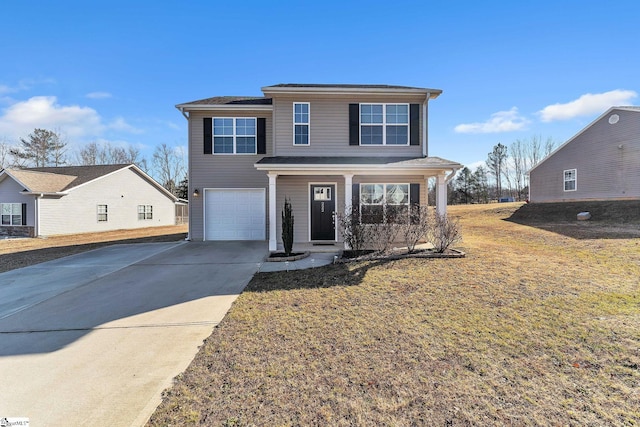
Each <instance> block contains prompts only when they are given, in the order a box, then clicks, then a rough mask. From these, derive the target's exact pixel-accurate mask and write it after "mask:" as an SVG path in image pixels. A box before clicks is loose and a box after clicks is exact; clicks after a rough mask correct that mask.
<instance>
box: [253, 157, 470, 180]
mask: <svg viewBox="0 0 640 427" xmlns="http://www.w3.org/2000/svg"><path fill="white" fill-rule="evenodd" d="M254 166H255V168H256V169H258V170H261V171H266V172H270V173H276V174H278V175H317V174H323V175H344V174H354V175H362V174H377V175H415V174H423V175H426V176H435V175H438V174H446V173H448V172H452V173H453V172H455V171H456V170H458V169H460V168H462V167H463V166H462V165H461V164H460V163H457V162H452V161H450V160H446V159H442V158H440V157H364V156H340V157H338V156H334V157H331V156H327V157H324V156H323V157H320V156H318V157H295V156H277V157H264V158H262V159H261V160H259V161H258V162H257V163H256V164H255V165H254Z"/></svg>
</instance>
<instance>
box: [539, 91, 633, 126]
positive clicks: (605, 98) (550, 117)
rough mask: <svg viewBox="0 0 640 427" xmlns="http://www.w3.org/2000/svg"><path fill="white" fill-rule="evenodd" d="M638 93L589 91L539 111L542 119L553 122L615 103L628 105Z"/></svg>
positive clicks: (596, 111) (591, 112)
mask: <svg viewBox="0 0 640 427" xmlns="http://www.w3.org/2000/svg"><path fill="white" fill-rule="evenodd" d="M637 96H638V94H637V93H636V92H634V91H632V90H622V89H616V90H612V91H609V92H604V93H587V94H584V95H582V96H581V97H580V98H578V99H576V100H574V101H571V102H567V103H566V104H553V105H548V106H546V107H544V108H543V109H542V110H540V111H538V114H539V115H540V120H542V121H543V122H552V121H556V120H569V119H572V118H574V117H579V116H587V115H591V114H597V113H603V112H604V111H606V110H607V109H608V108H610V107H612V106H614V105H628V104H629V103H630V101H631V100H632V99H634V98H636V97H637Z"/></svg>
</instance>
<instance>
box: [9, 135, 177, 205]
mask: <svg viewBox="0 0 640 427" xmlns="http://www.w3.org/2000/svg"><path fill="white" fill-rule="evenodd" d="M108 164H134V165H136V166H137V167H139V168H140V169H142V170H143V171H144V172H145V173H147V174H149V175H150V176H152V177H153V178H154V179H155V180H156V181H158V182H159V183H160V184H161V185H162V186H163V187H164V188H166V189H167V190H169V191H170V192H171V193H173V194H174V195H176V196H177V197H179V198H182V199H188V197H189V191H188V181H187V164H186V153H185V152H184V150H183V149H182V148H175V147H171V146H169V145H167V144H165V143H163V144H160V145H158V146H156V147H155V149H154V151H153V155H152V157H151V160H150V161H147V159H146V158H145V157H144V156H142V154H141V152H140V150H139V149H138V148H136V147H134V146H131V145H129V146H127V147H121V146H115V145H112V144H111V143H109V142H90V143H88V144H86V145H85V146H83V147H80V148H79V149H77V150H76V151H73V152H71V151H70V150H69V149H68V141H67V140H66V138H64V136H63V135H62V133H61V132H60V131H57V130H49V129H40V128H36V129H34V130H33V132H31V133H30V134H29V135H28V136H27V137H25V138H20V139H19V141H18V143H17V144H11V143H9V142H8V141H7V140H6V139H3V140H0V169H4V168H20V169H21V168H29V167H50V166H54V167H57V166H88V165H108Z"/></svg>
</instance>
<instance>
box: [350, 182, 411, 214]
mask: <svg viewBox="0 0 640 427" xmlns="http://www.w3.org/2000/svg"><path fill="white" fill-rule="evenodd" d="M359 185H360V189H359V200H358V207H359V209H358V210H359V213H360V221H361V222H362V206H363V205H364V206H382V207H383V212H382V214H383V215H386V214H387V212H386V208H385V206H387V205H389V206H408V207H410V206H411V184H410V183H408V182H385V183H381V182H361V183H360V184H359ZM363 185H382V194H383V198H382V203H363V202H362V186H363ZM388 185H406V186H407V191H408V193H407V203H401V204H398V203H388V202H387V186H388ZM407 212H408V215H409V214H410V213H411V211H410V209H408V210H407ZM366 224H368V223H366Z"/></svg>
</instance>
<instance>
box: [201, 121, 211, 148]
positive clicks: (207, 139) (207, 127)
mask: <svg viewBox="0 0 640 427" xmlns="http://www.w3.org/2000/svg"><path fill="white" fill-rule="evenodd" d="M203 122H204V125H203V126H204V128H203V133H204V154H212V153H213V124H212V119H211V117H205V118H204V119H203Z"/></svg>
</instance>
